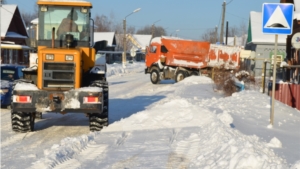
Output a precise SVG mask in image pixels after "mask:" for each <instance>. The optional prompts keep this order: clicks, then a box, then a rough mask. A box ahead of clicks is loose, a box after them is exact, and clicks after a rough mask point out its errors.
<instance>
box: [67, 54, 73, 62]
mask: <svg viewBox="0 0 300 169" xmlns="http://www.w3.org/2000/svg"><path fill="white" fill-rule="evenodd" d="M73 60H74V56H73V55H66V61H73Z"/></svg>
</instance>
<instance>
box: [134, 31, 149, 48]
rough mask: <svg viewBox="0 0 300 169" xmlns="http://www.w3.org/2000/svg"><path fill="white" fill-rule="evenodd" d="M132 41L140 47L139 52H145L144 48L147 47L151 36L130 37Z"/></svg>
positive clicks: (135, 35)
mask: <svg viewBox="0 0 300 169" xmlns="http://www.w3.org/2000/svg"><path fill="white" fill-rule="evenodd" d="M132 36H133V38H134V40H135V41H136V42H137V43H138V44H139V45H140V46H141V50H145V49H146V46H149V43H150V41H151V38H152V35H137V34H134V35H132Z"/></svg>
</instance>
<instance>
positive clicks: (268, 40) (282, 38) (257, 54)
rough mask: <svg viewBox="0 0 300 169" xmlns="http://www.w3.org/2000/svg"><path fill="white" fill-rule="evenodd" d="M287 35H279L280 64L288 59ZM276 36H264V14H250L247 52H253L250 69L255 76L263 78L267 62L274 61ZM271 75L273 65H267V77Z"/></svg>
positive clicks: (278, 54) (249, 64) (252, 12)
mask: <svg viewBox="0 0 300 169" xmlns="http://www.w3.org/2000/svg"><path fill="white" fill-rule="evenodd" d="M286 37H287V36H286V35H278V51H277V56H278V63H279V64H280V62H282V61H283V60H284V59H285V58H286V49H285V48H286ZM274 48H275V35H269V34H263V32H262V12H254V11H251V12H250V21H249V27H248V38H247V43H246V46H245V49H246V50H251V51H252V53H251V58H249V59H251V60H248V62H249V63H248V64H247V65H248V66H249V69H250V70H251V71H252V72H253V75H254V76H261V74H262V68H263V63H264V61H265V60H267V61H272V58H273V57H274ZM270 73H271V65H270V64H267V75H270Z"/></svg>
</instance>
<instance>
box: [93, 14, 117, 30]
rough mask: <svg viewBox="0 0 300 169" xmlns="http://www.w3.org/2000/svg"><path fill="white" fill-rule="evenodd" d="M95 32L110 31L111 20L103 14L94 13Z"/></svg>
mask: <svg viewBox="0 0 300 169" xmlns="http://www.w3.org/2000/svg"><path fill="white" fill-rule="evenodd" d="M94 21H95V32H110V31H112V25H113V22H112V21H111V19H110V18H108V17H107V16H105V15H101V16H99V15H98V14H97V15H96V17H95V19H94Z"/></svg>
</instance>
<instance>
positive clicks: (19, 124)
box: [11, 111, 34, 133]
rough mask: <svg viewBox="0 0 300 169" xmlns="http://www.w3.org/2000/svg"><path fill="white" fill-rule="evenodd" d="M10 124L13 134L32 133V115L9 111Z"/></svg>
mask: <svg viewBox="0 0 300 169" xmlns="http://www.w3.org/2000/svg"><path fill="white" fill-rule="evenodd" d="M11 124H12V130H13V131H15V132H21V133H26V132H30V131H34V115H33V114H32V113H25V112H20V111H18V112H13V111H11Z"/></svg>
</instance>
